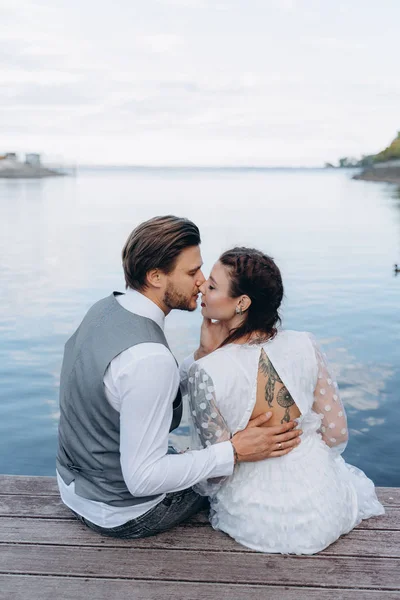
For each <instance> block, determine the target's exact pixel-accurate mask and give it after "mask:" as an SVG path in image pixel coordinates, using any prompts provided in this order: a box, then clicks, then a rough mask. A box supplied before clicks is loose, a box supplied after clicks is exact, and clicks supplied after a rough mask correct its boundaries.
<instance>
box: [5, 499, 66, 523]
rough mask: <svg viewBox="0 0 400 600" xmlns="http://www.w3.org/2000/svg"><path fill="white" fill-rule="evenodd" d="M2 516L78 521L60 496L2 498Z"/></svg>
mask: <svg viewBox="0 0 400 600" xmlns="http://www.w3.org/2000/svg"><path fill="white" fill-rule="evenodd" d="M0 516H16V517H36V518H40V517H55V518H57V519H70V520H71V519H73V520H75V519H76V517H75V516H74V515H73V514H72V512H71V511H70V510H69V509H68V508H67V507H66V506H64V504H63V503H62V502H61V498H60V497H59V496H28V495H26V496H25V495H23V496H20V495H13V494H5V495H4V496H0Z"/></svg>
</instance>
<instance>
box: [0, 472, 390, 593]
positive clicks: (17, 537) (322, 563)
mask: <svg viewBox="0 0 400 600" xmlns="http://www.w3.org/2000/svg"><path fill="white" fill-rule="evenodd" d="M378 495H379V498H380V500H381V502H382V503H383V504H384V505H385V508H386V515H385V516H383V517H376V518H373V519H369V520H367V521H363V522H362V524H361V525H360V526H359V527H357V528H356V529H355V530H354V531H352V532H351V533H350V534H348V535H347V536H344V537H342V538H341V539H339V540H338V541H337V542H336V543H335V544H333V545H332V546H330V547H329V548H328V549H326V550H325V551H323V552H321V553H320V554H318V555H315V556H282V555H276V554H260V553H257V552H253V551H251V550H248V549H246V548H244V547H242V546H240V545H239V544H237V543H236V542H234V541H233V540H232V539H230V538H229V537H228V536H227V535H225V534H223V533H220V532H216V531H213V530H212V529H211V527H210V526H209V525H208V522H207V517H206V515H205V514H200V515H198V516H196V517H195V518H194V519H192V520H191V521H190V522H189V523H187V524H185V525H182V526H180V527H178V528H176V529H173V530H171V531H169V532H166V533H164V534H161V535H159V536H157V537H152V538H147V539H143V540H125V541H122V540H114V539H112V538H106V537H102V536H100V535H98V534H96V533H93V532H91V531H90V530H88V529H87V528H85V526H84V525H82V524H81V523H80V522H78V521H77V520H76V519H75V518H73V516H72V514H71V513H70V512H69V510H68V509H66V508H65V507H64V506H63V505H62V503H61V501H60V498H59V495H58V490H57V485H56V480H55V478H53V477H15V476H11V475H2V476H0V545H1V546H0V598H1V600H80V599H82V598H84V599H85V600H106V599H107V600H131V599H135V600H181V599H182V600H183V599H184V600H203V599H204V600H214V599H215V600H217V599H218V600H228V599H229V600H261V599H262V600H266V599H272V600H328V599H329V600H350V599H351V600H399V599H400V489H399V488H379V489H378Z"/></svg>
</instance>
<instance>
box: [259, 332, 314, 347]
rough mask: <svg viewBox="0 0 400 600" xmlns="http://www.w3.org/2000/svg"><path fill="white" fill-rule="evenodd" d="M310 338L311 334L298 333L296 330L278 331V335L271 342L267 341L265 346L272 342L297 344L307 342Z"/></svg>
mask: <svg viewBox="0 0 400 600" xmlns="http://www.w3.org/2000/svg"><path fill="white" fill-rule="evenodd" d="M311 338H312V334H311V333H310V332H309V331H298V330H296V329H279V330H278V333H277V334H276V336H275V337H274V338H272V340H270V341H267V342H266V344H270V343H273V342H281V343H282V342H298V341H308V340H310V339H311Z"/></svg>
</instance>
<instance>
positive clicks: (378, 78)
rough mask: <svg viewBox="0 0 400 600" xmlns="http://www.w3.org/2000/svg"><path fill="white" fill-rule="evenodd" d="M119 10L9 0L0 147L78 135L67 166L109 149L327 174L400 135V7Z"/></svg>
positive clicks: (239, 2)
mask: <svg viewBox="0 0 400 600" xmlns="http://www.w3.org/2000/svg"><path fill="white" fill-rule="evenodd" d="M355 4H356V5H357V6H358V7H359V8H360V7H361V4H360V0H356V2H355ZM307 7H308V9H307V10H305V9H306V8H307ZM118 8H119V10H118V11H116V10H114V9H113V8H112V7H111V6H110V5H109V3H107V2H105V0H98V1H97V2H95V1H94V0H87V2H85V3H79V2H78V0H70V2H69V4H68V5H65V3H64V2H63V1H62V0H54V2H52V3H51V4H50V3H47V2H45V1H44V0H36V1H35V2H33V1H30V0H13V1H10V0H3V3H2V9H1V10H2V13H1V16H2V18H3V22H2V24H3V23H6V27H5V28H4V31H3V35H2V38H1V41H0V82H1V87H0V92H1V96H0V104H1V106H2V111H1V114H0V130H1V132H2V144H6V145H7V144H12V145H13V147H16V148H19V149H20V150H21V151H23V150H24V149H25V147H26V146H27V144H28V143H29V144H31V143H32V140H34V138H35V136H37V139H38V144H39V142H40V144H41V143H42V142H43V141H44V140H46V144H48V145H49V148H50V147H51V148H52V147H53V146H54V145H56V144H57V141H58V145H59V146H60V147H62V148H65V149H67V148H69V149H70V150H69V151H71V152H75V151H76V150H74V147H73V146H72V145H71V143H70V138H71V136H72V137H73V136H75V138H76V139H79V140H80V144H79V151H78V157H76V156H72V157H71V158H77V159H78V160H82V159H83V160H84V161H85V162H91V161H97V158H95V157H96V156H97V155H99V156H105V154H106V153H107V152H106V147H107V146H108V144H110V143H115V144H116V149H115V152H114V153H113V155H112V156H113V160H114V161H116V162H118V161H121V160H125V156H126V154H127V149H131V151H130V152H129V156H130V157H131V160H139V159H140V160H141V161H142V160H146V161H149V160H150V161H153V162H155V163H157V164H160V162H161V163H162V162H166V163H168V162H169V161H172V162H175V163H181V164H182V163H184V162H187V161H192V160H200V161H204V162H205V163H207V162H209V160H213V161H215V162H216V163H217V164H218V163H223V164H226V161H227V160H232V161H234V162H235V163H237V162H240V161H243V160H246V161H250V160H251V161H254V160H255V161H256V162H258V163H262V164H265V161H270V160H271V157H275V158H276V160H278V158H279V160H283V161H284V164H290V162H293V161H294V162H295V163H296V164H321V163H323V162H324V161H325V160H330V161H334V160H337V158H338V156H340V155H357V154H362V153H367V152H369V151H373V150H375V149H378V148H379V147H380V146H381V145H384V144H386V143H387V141H388V140H389V139H390V138H391V137H393V135H394V133H395V131H397V129H398V127H399V125H398V106H399V104H400V83H399V80H398V77H397V46H396V39H397V37H396V36H397V26H396V23H397V22H398V19H397V17H399V18H400V9H399V5H398V3H397V2H389V4H388V6H387V7H386V11H385V14H384V15H383V14H382V11H381V9H380V7H379V6H376V7H375V6H374V7H372V6H365V3H363V5H362V10H358V9H357V7H356V6H353V5H352V6H351V7H348V9H347V12H346V14H344V13H342V12H341V10H342V5H341V6H340V7H339V8H340V10H339V8H337V7H335V6H334V7H332V6H330V5H328V4H322V3H321V2H320V1H319V0H309V1H307V2H306V1H305V0H297V1H295V0H286V1H282V0H273V1H272V0H271V2H267V3H265V2H263V1H262V0H255V1H254V3H251V7H250V5H248V4H245V2H244V0H236V1H235V2H220V3H218V6H217V5H216V4H215V3H213V2H211V1H210V0H148V2H146V3H141V4H138V3H131V2H128V0H121V2H120V4H119V6H118ZM396 19H397V20H396ZM376 22H379V23H381V24H383V23H384V25H385V31H386V35H385V38H384V39H381V38H379V39H378V38H377V33H376ZM371 40H373V42H374V43H371ZM355 56H356V57H357V61H356V62H354V57H355ZM366 131H368V135H366ZM99 132H102V134H103V140H100V141H99V139H98V138H97V135H98V133H99ZM138 139H140V144H141V150H139V149H137V151H136V150H135V149H136V148H137V140H138ZM111 140H112V142H111ZM132 140H134V143H133V141H132ZM235 141H236V142H237V143H235ZM99 144H100V145H102V146H103V147H102V148H99ZM185 144H186V149H185ZM366 144H368V146H369V147H366ZM33 145H34V144H33ZM143 148H145V149H146V150H145V151H144V152H143V151H142V149H143ZM285 148H286V153H285ZM83 149H85V150H83ZM147 149H149V150H147ZM83 151H84V152H85V154H82V153H83ZM175 153H176V154H175Z"/></svg>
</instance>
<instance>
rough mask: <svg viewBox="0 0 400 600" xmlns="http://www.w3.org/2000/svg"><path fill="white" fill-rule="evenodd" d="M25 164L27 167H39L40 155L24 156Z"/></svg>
mask: <svg viewBox="0 0 400 600" xmlns="http://www.w3.org/2000/svg"><path fill="white" fill-rule="evenodd" d="M25 163H26V164H27V165H32V166H34V167H38V166H39V165H40V154H36V153H33V152H31V153H30V154H25Z"/></svg>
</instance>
